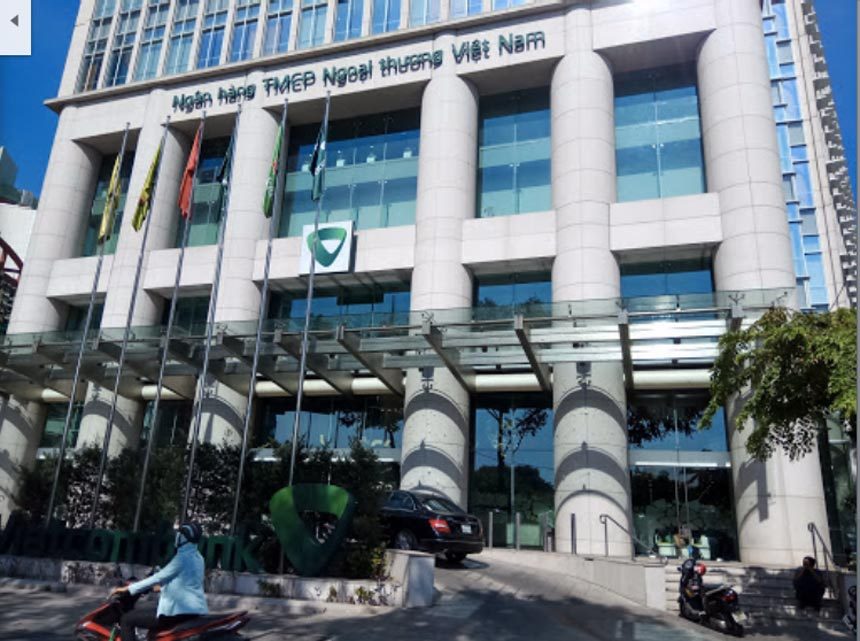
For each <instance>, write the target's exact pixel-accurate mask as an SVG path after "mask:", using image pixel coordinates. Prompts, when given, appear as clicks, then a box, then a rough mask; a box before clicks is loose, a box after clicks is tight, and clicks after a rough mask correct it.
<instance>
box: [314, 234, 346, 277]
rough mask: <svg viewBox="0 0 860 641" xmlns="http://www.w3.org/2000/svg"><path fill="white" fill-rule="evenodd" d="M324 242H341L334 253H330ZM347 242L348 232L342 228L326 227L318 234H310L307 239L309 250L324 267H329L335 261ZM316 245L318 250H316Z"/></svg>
mask: <svg viewBox="0 0 860 641" xmlns="http://www.w3.org/2000/svg"><path fill="white" fill-rule="evenodd" d="M324 240H337V241H340V242H339V243H338V245H337V247H335V248H334V251H332V252H330V251H329V250H327V249H326V248H325V247H324V246H323V241H324ZM345 242H346V230H345V229H343V228H342V227H324V228H323V229H320V230H319V231H318V232H317V233H316V234H314V233H313V232H311V233H310V234H308V239H307V243H308V249H310V250H311V252H312V253H315V254H316V258H317V262H318V263H319V264H320V265H322V266H323V267H329V266H330V265H331V264H332V263H333V262H334V261H335V259H336V258H337V255H338V254H339V253H340V250H341V249H343V245H344V243H345ZM315 245H316V249H314V246H315Z"/></svg>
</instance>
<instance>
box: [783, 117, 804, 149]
mask: <svg viewBox="0 0 860 641" xmlns="http://www.w3.org/2000/svg"><path fill="white" fill-rule="evenodd" d="M786 126H787V127H788V144H789V145H791V146H794V145H804V144H806V139H805V138H804V137H803V123H802V122H790V123H788V125H786Z"/></svg>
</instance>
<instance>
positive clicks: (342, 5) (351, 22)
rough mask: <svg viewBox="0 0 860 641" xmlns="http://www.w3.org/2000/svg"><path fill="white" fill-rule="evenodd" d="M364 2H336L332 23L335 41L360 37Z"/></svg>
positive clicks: (351, 0)
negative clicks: (335, 12)
mask: <svg viewBox="0 0 860 641" xmlns="http://www.w3.org/2000/svg"><path fill="white" fill-rule="evenodd" d="M363 6H364V0H337V14H336V16H335V21H334V39H335V41H336V42H337V41H341V40H349V39H350V38H358V37H359V36H360V35H361V12H362V7H363Z"/></svg>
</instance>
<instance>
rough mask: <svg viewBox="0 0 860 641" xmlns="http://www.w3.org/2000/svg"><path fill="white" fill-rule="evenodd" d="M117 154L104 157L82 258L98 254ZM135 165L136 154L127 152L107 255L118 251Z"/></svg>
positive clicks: (106, 244)
mask: <svg viewBox="0 0 860 641" xmlns="http://www.w3.org/2000/svg"><path fill="white" fill-rule="evenodd" d="M116 156H117V155H116V154H113V155H111V156H104V157H102V164H101V166H100V167H99V176H98V179H97V181H96V190H95V193H94V195H93V202H92V205H91V206H90V215H89V216H87V222H86V225H87V228H86V232H85V234H84V244H83V249H82V250H81V256H95V255H96V253H97V252H98V243H97V241H98V234H99V227H100V226H101V222H102V214H103V213H104V209H105V202H106V201H107V190H108V187H109V186H110V178H111V174H112V173H113V166H114V163H115V162H116ZM133 164H134V153H131V152H129V151H126V154H125V158H124V159H123V162H122V167H120V196H119V202H118V203H117V207H116V213H115V215H114V225H113V233H112V234H111V237H110V238H109V239H108V240H107V241H105V248H104V253H105V254H113V253H114V252H115V251H116V244H117V242H118V240H119V230H120V229H122V214H123V209H124V208H125V198H126V195H127V194H128V181H129V179H130V178H131V167H132V165H133Z"/></svg>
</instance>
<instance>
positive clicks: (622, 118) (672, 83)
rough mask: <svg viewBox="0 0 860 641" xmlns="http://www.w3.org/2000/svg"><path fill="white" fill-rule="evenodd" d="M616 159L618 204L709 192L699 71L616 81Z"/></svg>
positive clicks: (626, 76)
mask: <svg viewBox="0 0 860 641" xmlns="http://www.w3.org/2000/svg"><path fill="white" fill-rule="evenodd" d="M615 158H616V166H617V185H618V201H619V202H625V201H631V200H644V199H649V198H668V197H671V196H682V195H686V194H699V193H703V192H704V191H705V170H704V161H703V157H702V134H701V126H700V122H699V98H698V92H697V88H696V76H695V69H693V68H692V67H688V66H676V67H666V68H662V69H655V70H649V71H644V72H636V73H633V74H624V75H621V76H617V77H616V78H615Z"/></svg>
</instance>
